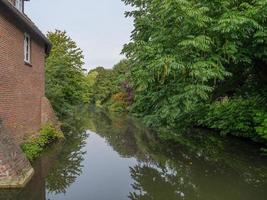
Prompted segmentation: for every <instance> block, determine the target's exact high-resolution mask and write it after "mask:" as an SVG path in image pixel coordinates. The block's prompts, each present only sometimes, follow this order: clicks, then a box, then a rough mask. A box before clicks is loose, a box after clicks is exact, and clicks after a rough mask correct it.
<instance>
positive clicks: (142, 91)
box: [123, 0, 267, 129]
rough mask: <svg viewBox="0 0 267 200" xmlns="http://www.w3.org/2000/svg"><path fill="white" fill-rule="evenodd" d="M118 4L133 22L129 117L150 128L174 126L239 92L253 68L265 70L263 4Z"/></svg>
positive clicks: (157, 0)
mask: <svg viewBox="0 0 267 200" xmlns="http://www.w3.org/2000/svg"><path fill="white" fill-rule="evenodd" d="M124 2H125V3H126V4H129V5H131V6H133V11H131V12H129V13H128V16H132V17H133V18H134V30H133V32H132V41H131V42H130V43H129V44H127V45H125V47H124V50H123V53H125V55H126V56H127V57H128V58H129V59H130V60H131V62H132V63H133V67H132V68H131V78H132V79H131V80H132V85H133V86H134V88H135V101H134V104H133V109H132V110H133V112H135V113H136V114H137V115H139V116H142V117H144V118H145V120H146V121H147V122H148V124H149V125H151V126H161V125H164V126H177V125H178V124H179V123H180V121H181V120H184V119H185V118H186V116H190V115H192V114H193V113H195V112H196V111H197V110H198V108H200V107H202V106H204V105H206V104H209V103H210V102H212V101H213V100H214V99H213V98H214V97H215V98H216V97H223V96H228V94H229V93H230V94H231V95H233V94H235V93H237V91H239V90H240V87H242V86H243V85H244V84H245V83H246V82H248V81H247V80H250V79H251V77H254V76H255V77H256V76H257V75H254V74H255V68H256V66H257V65H258V63H261V65H262V66H266V57H267V51H266V46H267V45H266V34H265V32H266V21H267V17H266V13H267V12H265V11H267V10H266V8H267V7H266V5H267V4H266V1H264V0H260V1H245V2H244V1H241V0H237V1H231V0H222V1H208V0H201V1H197V2H196V1H193V0H142V1H140V0H124ZM264 13H265V14H264ZM262 61H263V63H264V64H262ZM252 74H253V75H252ZM224 85H226V86H228V85H229V86H230V87H231V88H230V89H229V90H230V92H229V91H227V90H220V88H221V87H223V86H224ZM219 91H220V92H219ZM225 120H227V119H225ZM240 128H242V127H240ZM243 128H244V127H243ZM244 129H245V128H244Z"/></svg>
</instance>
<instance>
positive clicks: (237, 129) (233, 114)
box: [198, 97, 267, 140]
mask: <svg viewBox="0 0 267 200" xmlns="http://www.w3.org/2000/svg"><path fill="white" fill-rule="evenodd" d="M259 105H261V100H260V99H259V98H249V99H243V98H240V97H238V98H233V99H227V98H226V99H223V100H221V101H216V102H214V103H212V104H211V105H208V106H207V107H206V115H204V116H202V119H200V120H198V124H199V125H202V126H205V127H208V128H212V129H216V130H219V131H220V132H221V133H222V134H232V135H235V136H241V137H247V138H251V139H254V140H259V139H264V140H267V112H266V111H264V109H262V108H261V107H260V106H259Z"/></svg>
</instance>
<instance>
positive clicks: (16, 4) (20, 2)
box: [15, 0, 23, 12]
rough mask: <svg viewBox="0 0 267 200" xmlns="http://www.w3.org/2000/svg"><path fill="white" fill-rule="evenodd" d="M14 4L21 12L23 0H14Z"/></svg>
mask: <svg viewBox="0 0 267 200" xmlns="http://www.w3.org/2000/svg"><path fill="white" fill-rule="evenodd" d="M15 6H16V8H17V9H18V10H19V11H20V12H22V11H23V0H16V1H15Z"/></svg>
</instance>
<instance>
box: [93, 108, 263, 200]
mask: <svg viewBox="0 0 267 200" xmlns="http://www.w3.org/2000/svg"><path fill="white" fill-rule="evenodd" d="M92 113H94V115H93V116H91V119H92V121H93V123H92V124H93V125H94V127H93V128H94V131H95V132H97V133H98V134H99V135H101V136H102V137H104V138H105V139H106V140H107V141H108V143H109V144H110V145H111V146H112V147H113V149H114V150H115V151H116V152H118V153H119V154H120V155H121V156H122V157H134V158H136V159H137V161H138V163H137V164H136V165H134V166H131V167H130V174H131V177H132V179H133V180H134V183H133V184H132V188H133V191H131V192H130V193H129V199H131V200H152V199H153V200H154V199H155V200H164V199H168V200H174V199H189V200H193V199H203V200H204V199H218V200H220V199H222V200H223V199H229V200H231V199H233V200H236V199H242V200H246V199H248V200H249V199H257V200H260V199H266V195H267V191H266V188H267V182H266V176H267V168H266V164H267V160H266V158H263V157H261V156H260V154H259V147H257V146H255V145H254V144H248V143H247V142H245V141H240V140H237V139H234V138H231V139H230V140H229V139H227V138H220V137H217V136H216V135H213V134H212V133H207V132H206V131H205V132H203V131H201V130H194V131H192V132H191V133H188V134H187V135H183V136H178V135H177V137H176V144H171V143H168V142H162V141H161V140H158V139H157V138H155V136H154V134H153V133H151V131H148V130H147V129H145V128H144V127H143V126H142V125H140V124H139V123H138V122H136V121H135V120H133V119H131V118H129V117H127V116H123V117H122V116H114V115H113V116H112V115H109V117H107V115H106V114H105V113H103V112H101V111H100V112H92ZM100 119H101V120H100ZM161 134H164V133H161Z"/></svg>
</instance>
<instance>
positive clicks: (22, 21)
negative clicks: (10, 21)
mask: <svg viewBox="0 0 267 200" xmlns="http://www.w3.org/2000/svg"><path fill="white" fill-rule="evenodd" d="M2 10H3V11H6V12H7V13H8V14H9V16H11V17H13V18H14V19H15V21H16V22H17V24H16V25H18V26H20V27H25V28H26V29H27V31H29V33H31V35H33V36H34V37H35V38H36V39H38V40H40V41H41V42H42V43H44V45H45V53H46V54H49V52H50V50H51V48H52V44H51V43H50V41H49V40H48V39H47V38H46V36H45V35H44V34H43V33H42V32H41V31H40V30H39V29H38V27H37V26H36V25H35V24H34V23H33V22H32V21H31V20H30V19H29V18H28V17H27V16H26V15H25V14H24V13H21V12H20V11H19V10H18V9H17V8H15V7H14V6H13V5H12V4H11V3H10V2H9V1H8V0H0V13H1V12H2Z"/></svg>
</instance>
